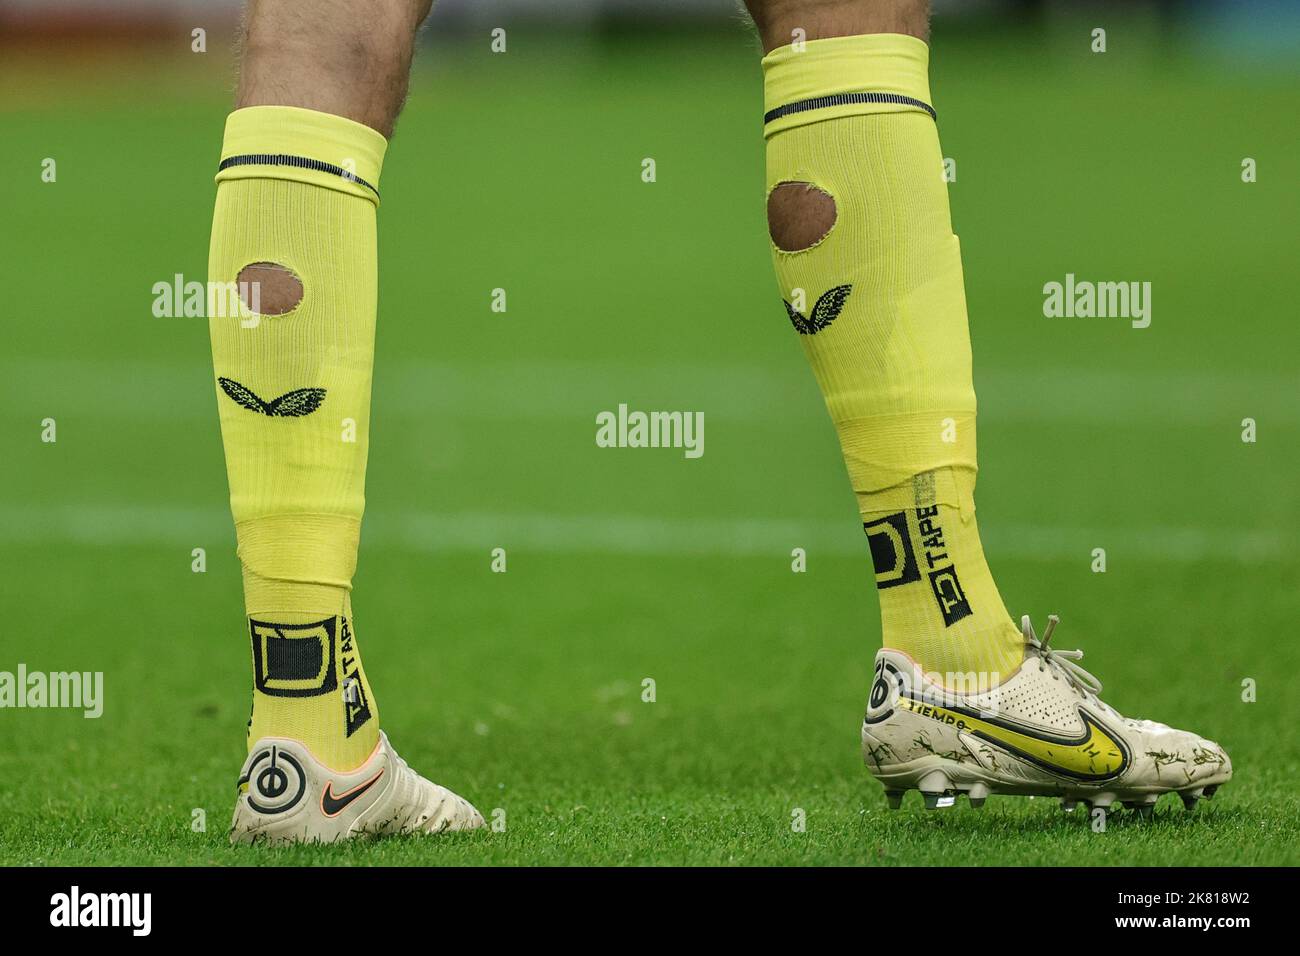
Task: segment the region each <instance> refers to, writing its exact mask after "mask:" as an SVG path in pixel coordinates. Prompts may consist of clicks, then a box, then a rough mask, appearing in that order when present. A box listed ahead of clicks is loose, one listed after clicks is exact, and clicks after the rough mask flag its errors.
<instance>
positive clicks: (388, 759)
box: [230, 731, 483, 843]
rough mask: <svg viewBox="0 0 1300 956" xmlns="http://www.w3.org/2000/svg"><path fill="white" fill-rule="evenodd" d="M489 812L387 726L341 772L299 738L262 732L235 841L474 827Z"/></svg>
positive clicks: (242, 793)
mask: <svg viewBox="0 0 1300 956" xmlns="http://www.w3.org/2000/svg"><path fill="white" fill-rule="evenodd" d="M482 825H483V817H482V816H480V815H479V812H478V811H477V810H475V809H474V808H473V807H472V806H471V805H470V803H469V801H467V800H465V799H464V798H462V797H458V796H456V794H454V793H452V792H451V791H450V790H448V789H446V788H445V787H440V786H438V785H437V784H436V783H431V782H430V781H428V780H425V779H424V778H423V777H421V776H420V775H419V774H418V773H416V772H415V771H414V770H412V769H411V768H410V767H408V766H407V765H406V761H405V760H403V759H402V758H401V757H399V756H398V755H397V752H396V751H395V750H393V747H392V745H391V744H390V743H389V742H388V736H387V735H386V734H384V733H383V732H382V731H381V732H380V734H379V743H378V744H377V745H376V746H375V750H374V753H372V754H371V755H370V758H369V759H368V760H366V762H365V763H363V764H362V765H361V766H360V767H357V768H356V769H355V770H349V771H348V772H347V773H337V772H335V771H333V770H330V769H329V768H328V767H326V766H325V765H324V764H322V763H320V762H319V761H318V760H316V758H315V757H313V756H312V755H311V752H310V751H308V750H307V748H306V747H304V746H303V745H302V744H300V743H299V742H298V741H296V740H287V739H284V738H280V737H263V738H262V739H261V740H259V741H258V742H257V744H256V745H255V746H254V747H253V749H252V751H251V752H250V753H249V755H248V759H247V760H246V761H244V769H243V770H242V771H241V773H240V775H239V798H238V799H237V800H236V802H235V815H234V819H232V820H231V822H230V842H231V843H295V842H300V841H319V842H321V843H333V842H335V841H337V840H346V839H350V838H352V837H358V836H379V835H381V834H391V833H442V832H444V831H449V830H473V829H474V828H476V827H481V826H482Z"/></svg>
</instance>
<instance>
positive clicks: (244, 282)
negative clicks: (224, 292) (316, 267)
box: [236, 262, 302, 315]
mask: <svg viewBox="0 0 1300 956" xmlns="http://www.w3.org/2000/svg"><path fill="white" fill-rule="evenodd" d="M236 281H237V283H238V286H239V297H240V298H241V299H243V300H244V305H245V306H247V307H248V309H249V310H250V311H252V312H255V313H257V314H258V315H284V314H285V313H287V312H292V311H293V310H294V309H296V308H298V304H299V303H300V302H302V280H301V279H299V278H298V277H297V276H296V275H294V273H293V270H292V269H288V268H286V267H284V266H282V265H280V264H279V263H275V262H254V263H251V264H249V265H246V266H244V268H242V269H240V270H239V277H238V279H237V280H236Z"/></svg>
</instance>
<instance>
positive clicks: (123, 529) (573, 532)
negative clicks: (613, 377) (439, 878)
mask: <svg viewBox="0 0 1300 956" xmlns="http://www.w3.org/2000/svg"><path fill="white" fill-rule="evenodd" d="M982 530H983V532H984V538H985V542H986V546H987V549H988V552H989V555H990V559H991V561H992V562H993V563H994V564H995V565H996V563H997V560H998V558H1000V557H1007V558H1014V559H1020V560H1029V561H1078V562H1079V563H1080V565H1081V566H1087V565H1088V564H1089V563H1090V562H1091V560H1092V557H1091V553H1092V549H1093V548H1105V549H1106V554H1107V560H1108V562H1110V563H1111V564H1112V565H1115V564H1122V563H1123V562H1126V561H1132V560H1151V561H1162V562H1168V563H1174V564H1191V563H1196V562H1201V561H1225V560H1226V561H1233V562H1237V563H1242V564H1261V563H1265V562H1270V561H1276V560H1278V559H1288V558H1290V559H1295V558H1296V557H1298V556H1300V552H1297V549H1296V546H1295V544H1294V543H1292V542H1289V541H1288V540H1287V539H1286V538H1285V537H1284V536H1283V535H1281V534H1278V533H1275V532H1270V531H1262V530H1244V531H1225V530H1224V529H1223V528H1222V527H1215V528H1213V529H1211V528H1192V527H1143V528H1133V527H1123V528H1114V527H1112V528H1102V527H1098V528H1086V527H1078V526H1075V527H1067V526H1048V525H1034V526H1031V525H1019V526H1003V527H1000V528H993V527H990V528H985V529H982ZM361 542H362V552H363V555H364V553H365V552H366V551H367V550H371V549H374V550H380V551H404V552H413V553H425V554H458V553H473V552H480V553H482V554H485V555H486V554H488V553H490V551H491V549H493V548H498V547H500V548H505V549H506V550H507V551H518V552H521V553H529V552H531V553H540V554H606V555H632V556H638V555H643V556H660V557H689V556H709V555H716V556H721V557H764V556H770V557H773V558H775V559H781V560H786V559H788V558H789V556H790V551H791V549H792V548H796V547H800V548H804V549H805V550H806V551H807V552H808V555H809V557H810V558H812V557H815V556H816V555H818V554H821V555H832V556H837V557H842V556H850V557H862V558H863V559H864V560H865V559H866V557H867V548H866V543H865V541H864V540H863V537H862V533H861V530H860V527H859V526H858V525H857V523H856V522H855V521H854V520H853V518H852V516H851V515H848V514H846V515H845V518H844V520H843V521H828V520H826V519H821V518H819V519H809V520H799V519H787V518H748V519H732V518H684V517H669V516H663V515H636V514H611V515H559V514H537V513H529V514H505V513H489V512H467V513H462V514H445V513H437V512H425V511H409V512H398V511H386V510H384V509H381V508H376V507H372V509H371V513H370V514H369V515H368V516H367V518H366V522H365V527H364V530H363V531H362V536H361ZM60 544H80V545H94V546H128V545H160V546H166V547H181V548H185V549H186V550H188V549H190V548H195V547H204V548H207V549H208V550H209V551H212V550H213V549H218V548H230V549H233V547H234V531H233V528H232V526H231V523H230V517H229V515H228V514H227V513H226V512H225V511H223V510H220V509H217V508H207V509H201V508H193V509H186V508H170V507H166V508H155V507H144V506H136V505H121V506H89V505H88V506H76V505H63V506H58V507H53V508H15V507H6V508H3V509H0V546H19V545H21V546H26V547H33V548H37V549H40V548H55V547H57V546H58V545H60Z"/></svg>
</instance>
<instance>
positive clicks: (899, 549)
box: [862, 511, 921, 591]
mask: <svg viewBox="0 0 1300 956" xmlns="http://www.w3.org/2000/svg"><path fill="white" fill-rule="evenodd" d="M862 530H863V531H865V532H866V534H867V545H868V546H869V547H870V548H871V566H872V567H874V568H875V569H876V587H877V588H879V589H880V590H882V591H883V590H884V589H885V588H895V587H898V586H899V585H900V584H911V583H912V582H913V581H919V580H921V569H920V568H919V567H917V564H916V552H915V551H914V550H913V549H912V536H911V535H910V534H909V533H908V530H907V514H906V513H905V512H902V511H900V512H898V513H897V514H892V515H885V516H884V517H883V518H877V519H876V520H875V521H870V522H866V521H864V522H863V523H862Z"/></svg>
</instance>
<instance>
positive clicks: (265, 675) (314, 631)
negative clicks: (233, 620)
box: [248, 617, 338, 697]
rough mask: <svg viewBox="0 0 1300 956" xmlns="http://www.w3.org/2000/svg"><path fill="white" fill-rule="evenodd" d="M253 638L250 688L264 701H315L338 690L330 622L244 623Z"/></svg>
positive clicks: (332, 623) (252, 621) (329, 620)
mask: <svg viewBox="0 0 1300 956" xmlns="http://www.w3.org/2000/svg"><path fill="white" fill-rule="evenodd" d="M248 630H249V633H250V634H251V635H252V638H253V686H254V687H256V688H257V689H258V690H259V691H261V692H262V693H263V694H266V695H267V696H268V697H319V696H320V695H321V694H328V693H330V692H331V691H333V690H336V689H337V688H338V674H337V673H336V672H335V668H334V618H332V617H327V618H325V620H323V621H316V622H315V623H312V624H270V623H268V622H266V621H256V620H254V619H253V618H251V617H250V618H249V619H248Z"/></svg>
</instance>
